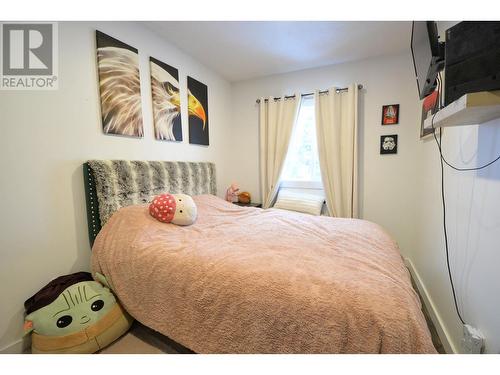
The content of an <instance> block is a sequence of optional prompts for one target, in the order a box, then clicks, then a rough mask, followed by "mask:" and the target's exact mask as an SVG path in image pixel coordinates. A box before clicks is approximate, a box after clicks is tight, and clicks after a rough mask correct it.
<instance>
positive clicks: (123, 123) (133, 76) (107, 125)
mask: <svg viewBox="0 0 500 375" xmlns="http://www.w3.org/2000/svg"><path fill="white" fill-rule="evenodd" d="M96 42H97V69H98V73H99V92H100V96H101V116H102V128H103V131H104V133H105V134H116V135H126V136H130V137H142V136H143V135H144V129H143V124H142V105H141V103H142V100H141V82H140V78H139V55H138V54H137V49H136V48H134V47H131V46H129V45H128V44H125V43H123V42H121V41H119V40H118V39H115V38H112V37H110V36H109V35H106V34H104V33H102V32H100V31H97V30H96Z"/></svg>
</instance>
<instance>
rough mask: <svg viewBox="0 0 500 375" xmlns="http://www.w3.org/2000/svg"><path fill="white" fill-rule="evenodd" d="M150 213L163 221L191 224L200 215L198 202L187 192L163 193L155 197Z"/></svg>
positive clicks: (150, 206)
mask: <svg viewBox="0 0 500 375" xmlns="http://www.w3.org/2000/svg"><path fill="white" fill-rule="evenodd" d="M149 213H150V214H151V216H153V217H154V218H155V219H157V220H158V221H161V222H162V223H172V224H176V225H191V224H193V223H194V222H195V220H196V217H197V215H198V210H197V208H196V204H195V203H194V201H193V198H191V197H190V196H189V195H186V194H161V195H157V196H156V197H154V199H153V201H152V202H151V204H150V205H149Z"/></svg>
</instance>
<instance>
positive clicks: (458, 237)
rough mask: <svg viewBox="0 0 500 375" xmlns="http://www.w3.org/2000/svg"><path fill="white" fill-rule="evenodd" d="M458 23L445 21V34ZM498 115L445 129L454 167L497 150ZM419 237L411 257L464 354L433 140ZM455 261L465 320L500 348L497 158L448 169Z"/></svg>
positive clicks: (425, 152) (423, 176)
mask: <svg viewBox="0 0 500 375" xmlns="http://www.w3.org/2000/svg"><path fill="white" fill-rule="evenodd" d="M452 24H453V23H442V24H440V33H441V35H443V32H444V30H445V29H446V28H448V27H450V26H451V25H452ZM499 125H500V120H494V121H491V122H490V123H487V124H482V125H480V126H478V125H473V126H464V127H455V128H446V129H445V130H444V132H443V153H444V155H445V158H446V159H447V160H448V161H449V162H450V163H451V164H453V165H455V166H464V167H475V166H478V165H484V164H485V163H487V162H489V161H491V160H493V159H495V158H496V157H497V156H498V155H499V154H500V126H499ZM418 155H419V160H420V162H419V165H420V172H419V175H420V177H419V180H420V183H419V185H420V189H419V192H420V195H419V197H418V200H419V202H420V209H419V217H418V222H417V228H418V236H417V239H418V241H417V243H416V245H417V246H416V248H415V251H414V252H413V253H412V256H411V260H412V262H413V264H414V266H415V268H416V269H417V272H418V273H419V275H420V276H421V278H422V281H423V283H424V284H425V287H426V289H427V291H428V293H429V297H430V299H431V302H432V304H433V307H434V310H435V311H436V312H437V315H438V317H439V318H440V320H441V323H442V325H443V326H444V329H445V330H446V332H447V334H448V337H449V339H450V341H451V345H452V346H453V349H454V350H455V351H457V352H460V351H461V348H460V340H461V338H462V325H461V322H460V321H459V318H458V317H457V314H456V312H455V307H454V303H453V297H452V293H451V287H450V282H449V277H448V272H447V267H446V257H445V248H444V238H443V223H442V220H443V218H442V206H441V185H440V181H441V169H440V165H439V154H438V151H437V146H436V144H435V142H434V140H433V139H432V138H430V139H428V140H426V141H423V142H419V145H418ZM445 187H446V190H445V193H446V204H447V207H446V210H447V213H446V214H447V215H446V216H447V227H448V238H449V252H450V265H451V269H452V272H453V276H454V277H453V280H454V284H455V288H456V292H457V297H458V304H459V308H460V310H461V314H462V317H463V318H464V320H465V321H466V323H468V324H470V325H472V326H475V327H477V328H479V329H480V330H481V331H482V332H483V334H484V335H485V337H486V347H485V349H486V352H488V353H499V352H500V318H499V316H500V315H499V313H500V299H499V292H500V276H499V275H500V273H499V271H498V265H500V251H499V250H500V246H499V238H500V237H499V235H500V200H499V197H500V161H499V162H497V163H496V164H494V165H492V166H490V167H488V168H486V169H484V170H481V171H471V172H457V171H454V170H452V169H451V168H448V167H446V166H445Z"/></svg>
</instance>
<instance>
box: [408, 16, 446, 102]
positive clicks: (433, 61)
mask: <svg viewBox="0 0 500 375" xmlns="http://www.w3.org/2000/svg"><path fill="white" fill-rule="evenodd" d="M410 48H411V54H412V57H413V67H414V68H415V76H416V79H417V89H418V96H419V97H420V99H424V98H425V97H426V96H427V95H430V94H431V93H432V92H433V91H434V90H435V88H436V77H437V75H438V73H439V72H440V71H441V70H443V68H444V43H440V42H439V37H438V31H437V24H436V22H434V21H413V23H412V28H411V46H410Z"/></svg>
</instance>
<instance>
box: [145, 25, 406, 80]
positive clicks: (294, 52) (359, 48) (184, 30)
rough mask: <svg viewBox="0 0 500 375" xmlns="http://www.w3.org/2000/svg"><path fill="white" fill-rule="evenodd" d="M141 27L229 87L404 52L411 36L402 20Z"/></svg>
mask: <svg viewBox="0 0 500 375" xmlns="http://www.w3.org/2000/svg"><path fill="white" fill-rule="evenodd" d="M144 24H145V25H146V26H147V27H148V28H149V29H151V30H153V31H155V32H156V33H157V34H159V35H160V36H162V37H163V38H165V39H166V40H168V41H169V42H171V43H173V44H174V45H176V46H177V47H178V48H179V49H181V50H183V51H184V52H186V53H187V54H189V55H191V56H193V57H194V58H196V59H197V60H198V61H200V62H202V63H203V64H204V65H206V66H208V67H210V68H211V69H213V70H214V71H216V72H218V73H219V74H220V75H221V76H223V77H224V78H226V79H227V80H229V81H231V82H234V81H242V80H246V79H251V78H257V77H262V76H267V75H271V74H279V73H286V72H291V71H296V70H301V69H308V68H315V67H319V66H326V65H332V64H338V63H342V62H347V61H355V60H363V59H366V58H370V57H376V56H381V55H391V54H397V53H401V52H404V51H409V45H410V33H411V22H408V21H404V22H399V21H398V22H396V21H387V22H383V21H380V22H379V21H377V22H372V21H329V22H323V21H322V22H319V21H316V22H308V21H297V22H292V21H287V22H280V21H255V22H252V21H241V22H234V21H218V22H213V21H161V22H144Z"/></svg>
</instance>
